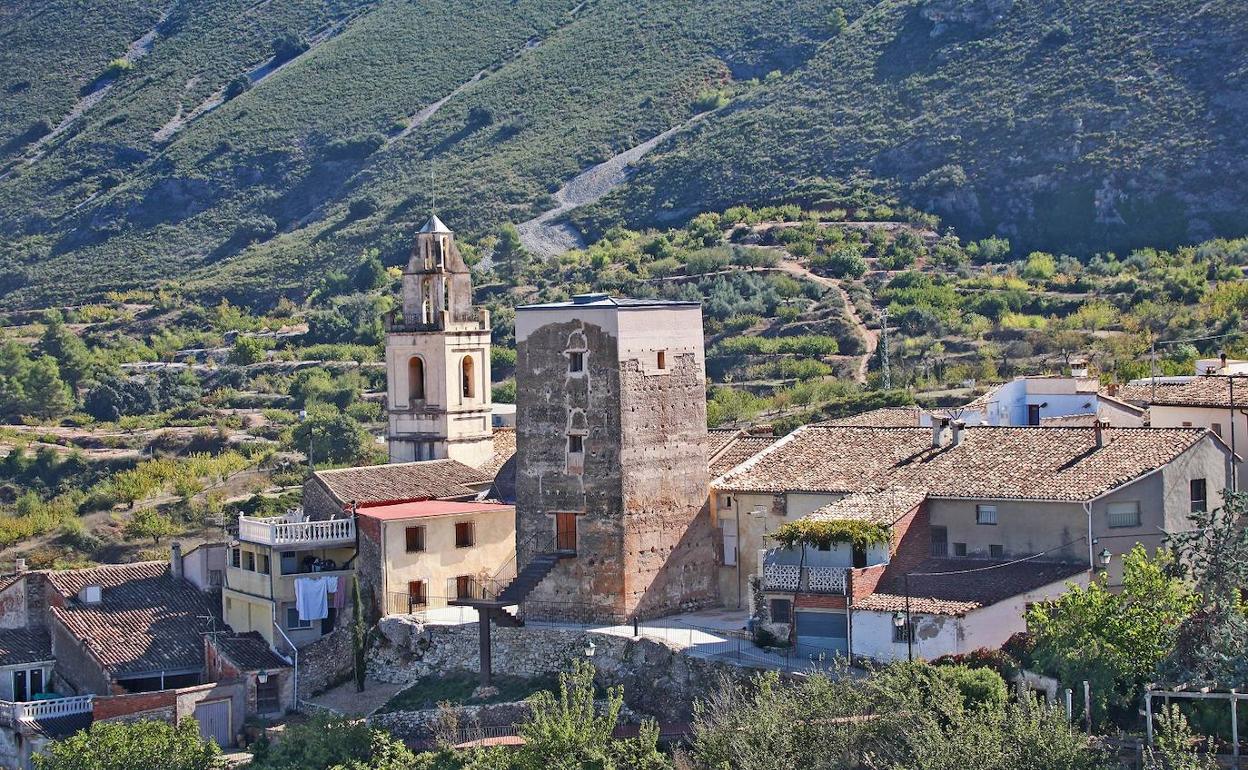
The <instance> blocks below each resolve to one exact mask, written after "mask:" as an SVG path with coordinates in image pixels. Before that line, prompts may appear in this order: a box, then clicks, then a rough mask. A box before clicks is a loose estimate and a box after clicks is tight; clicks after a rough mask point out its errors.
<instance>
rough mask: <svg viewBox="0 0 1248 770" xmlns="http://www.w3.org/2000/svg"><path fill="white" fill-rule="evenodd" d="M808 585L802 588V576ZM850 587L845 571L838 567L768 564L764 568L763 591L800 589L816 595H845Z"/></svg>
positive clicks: (794, 590) (795, 590)
mask: <svg viewBox="0 0 1248 770" xmlns="http://www.w3.org/2000/svg"><path fill="white" fill-rule="evenodd" d="M803 573H805V575H806V585H805V586H802V574H803ZM847 587H848V581H847V579H846V573H845V570H844V569H840V568H837V567H799V566H797V565H795V564H767V565H766V566H764V567H763V589H764V590H766V591H793V592H797V591H798V590H799V589H801V590H803V591H809V592H810V593H816V594H844V593H845V591H846V589H847Z"/></svg>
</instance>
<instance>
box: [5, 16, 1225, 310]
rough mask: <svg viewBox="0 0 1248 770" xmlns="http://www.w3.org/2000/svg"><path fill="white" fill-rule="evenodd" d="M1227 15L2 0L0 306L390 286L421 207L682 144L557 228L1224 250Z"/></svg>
mask: <svg viewBox="0 0 1248 770" xmlns="http://www.w3.org/2000/svg"><path fill="white" fill-rule="evenodd" d="M1236 5H1237V4H1236V2H1235V1H1234V0H1211V1H1210V2H1197V0H1143V1H1142V2H1140V3H1133V4H1131V6H1130V7H1129V8H1128V7H1126V6H1124V5H1122V4H1119V3H1113V2H1110V0H1093V1H1092V2H1085V3H1078V4H1077V3H1074V2H1066V1H1065V0H1061V1H1059V0H1045V1H1044V2H1036V3H1031V2H1013V1H1012V0H969V2H954V0H906V1H899V0H882V1H879V2H870V0H797V1H796V2H793V1H792V0H789V1H782V0H738V2H734V3H728V2H723V1H722V0H705V1H704V2H698V3H688V2H683V1H682V0H628V1H625V0H587V1H586V2H577V1H576V0H513V1H511V2H507V3H500V2H487V1H486V0H478V1H477V2H468V1H467V0H420V1H419V2H415V1H413V0H328V1H324V2H311V1H310V0H260V1H259V2H256V0H156V1H155V2H120V3H112V4H109V6H108V8H107V9H104V10H102V11H95V10H93V11H90V12H88V11H87V10H86V6H84V5H83V4H80V3H76V2H72V0H51V2H39V3H35V2H33V0H18V1H16V2H13V3H10V4H9V5H8V6H6V7H5V8H4V9H0V20H2V21H3V22H4V23H3V24H0V92H2V93H3V95H4V108H3V109H0V177H2V178H0V303H2V304H3V305H5V306H9V307H21V306H38V305H41V304H45V303H47V302H49V301H62V302H63V301H74V300H77V299H83V298H88V297H92V296H95V295H98V294H99V293H101V292H103V291H105V290H108V289H113V288H118V287H126V288H131V287H135V286H139V287H150V286H154V285H156V284H157V283H159V282H160V281H176V282H178V283H179V285H181V286H185V287H190V288H191V289H193V290H196V291H202V292H203V293H205V294H209V295H214V294H222V295H226V296H229V297H231V298H232V299H235V300H241V301H244V302H247V303H257V302H259V303H266V302H268V301H271V300H272V299H274V298H275V297H276V296H278V295H281V294H285V295H289V296H302V295H303V294H304V293H306V291H307V290H308V289H309V288H310V287H312V286H314V285H316V284H317V283H318V281H320V279H321V278H322V276H323V275H324V274H325V273H326V271H328V270H331V269H340V268H344V267H346V266H348V265H352V264H355V263H356V262H357V261H358V259H359V255H360V254H361V253H362V252H363V251H365V250H366V249H369V248H374V247H376V248H379V249H380V250H381V254H382V257H383V260H385V261H387V262H391V263H393V262H396V261H397V260H398V259H399V258H400V257H401V254H402V253H403V251H404V250H405V248H406V244H407V239H408V236H409V235H410V233H411V230H412V229H413V225H414V224H415V223H417V220H420V219H422V218H423V216H424V215H425V213H426V212H427V210H428V208H429V207H430V206H431V205H433V201H434V197H435V195H436V201H437V207H438V210H439V212H440V213H442V214H443V216H444V218H445V219H447V220H448V221H453V222H455V224H456V227H457V229H458V230H459V231H460V232H461V234H464V235H468V236H472V235H481V234H484V233H486V232H489V231H491V230H492V229H493V228H495V227H496V226H497V225H499V224H501V223H504V222H526V221H529V220H533V219H535V218H537V217H539V216H540V215H541V214H542V213H544V212H546V211H549V210H551V209H555V208H557V207H558V206H560V205H561V204H563V203H565V202H566V200H565V199H564V198H563V197H562V196H557V195H556V193H559V192H560V191H561V188H562V187H563V186H564V185H565V184H566V183H567V182H569V181H571V180H572V179H574V178H576V177H577V176H578V175H579V174H581V173H582V172H584V171H586V170H587V169H590V168H592V167H594V166H595V165H598V164H600V163H603V162H604V161H607V160H609V159H610V158H612V157H614V156H616V155H618V154H619V153H622V152H625V151H628V150H630V149H631V148H634V147H637V146H639V145H643V144H644V143H645V142H646V141H647V140H649V139H651V138H652V137H655V136H657V135H659V134H661V133H663V132H665V131H667V130H669V129H671V128H673V127H676V126H683V127H682V128H680V129H679V130H678V131H676V132H675V133H673V134H672V135H671V136H670V137H668V138H667V139H665V140H664V141H662V142H660V143H659V144H658V145H657V146H656V147H655V148H653V149H651V150H650V151H649V153H648V154H645V155H643V156H641V157H640V159H638V160H637V161H636V162H635V164H636V165H635V167H636V169H637V171H636V173H634V174H632V175H631V176H629V175H620V174H613V175H611V182H612V183H613V184H614V183H617V182H619V181H620V178H621V177H624V178H625V181H624V183H623V184H622V185H621V186H620V187H618V188H617V189H615V190H614V192H609V193H608V194H607V195H606V197H605V198H602V199H601V200H598V201H597V202H596V203H591V204H590V205H588V206H581V207H579V208H576V209H573V210H572V211H570V212H568V214H567V215H566V216H568V217H569V218H570V220H571V221H572V222H573V223H575V224H576V225H578V226H579V227H580V228H581V229H582V230H583V231H584V232H585V233H586V234H587V235H589V236H590V237H591V239H592V238H593V237H596V236H597V235H599V234H601V233H602V232H605V231H606V230H607V229H608V228H609V227H610V226H612V225H614V224H617V223H625V224H628V225H631V226H637V225H645V224H655V223H659V224H667V223H677V222H680V221H683V220H685V219H688V218H689V217H690V216H692V215H693V214H694V213H696V212H697V211H701V210H707V209H722V208H724V207H726V206H728V205H731V204H733V203H737V202H749V203H758V202H771V201H776V200H785V199H789V198H801V199H802V200H800V201H798V202H801V203H804V204H808V205H809V204H818V203H820V202H821V201H823V200H825V199H826V198H828V196H829V194H830V193H829V192H828V191H829V190H831V191H833V193H831V196H832V197H833V198H835V199H837V201H838V202H841V200H842V198H844V197H846V196H848V197H851V198H852V197H853V196H854V195H856V194H858V193H856V192H855V191H856V190H858V189H866V190H873V191H876V192H883V193H886V194H891V195H895V196H897V197H899V198H900V199H901V201H903V202H905V203H909V204H912V205H916V206H918V207H920V208H924V209H926V210H933V211H936V212H938V213H940V214H941V215H942V216H943V217H944V218H945V220H946V222H948V223H952V224H954V225H955V226H957V228H958V231H959V233H961V234H963V235H971V236H979V235H984V234H988V233H992V232H1001V233H1004V234H1007V235H1009V236H1010V237H1011V238H1012V240H1013V242H1014V243H1015V245H1016V248H1018V249H1026V248H1030V247H1032V246H1036V245H1041V246H1045V247H1047V248H1050V249H1052V250H1055V251H1066V252H1071V253H1077V254H1078V253H1085V252H1091V251H1094V250H1097V249H1101V248H1111V247H1112V248H1120V247H1126V246H1130V245H1132V244H1136V243H1142V242H1149V243H1155V244H1157V245H1167V244H1171V243H1177V242H1185V241H1192V240H1196V239H1199V238H1203V237H1206V236H1209V235H1215V234H1227V235H1232V234H1240V233H1243V232H1245V231H1248V217H1246V216H1245V215H1244V213H1243V212H1244V211H1245V210H1248V206H1246V205H1245V204H1246V203H1248V201H1245V197H1246V196H1245V193H1244V188H1243V187H1242V186H1238V185H1236V184H1235V182H1236V180H1238V179H1239V178H1242V176H1243V172H1244V171H1245V169H1244V168H1243V166H1244V164H1245V160H1244V159H1245V158H1246V157H1248V152H1246V150H1248V146H1246V145H1245V141H1246V140H1245V138H1244V135H1243V132H1241V131H1237V130H1233V127H1234V126H1236V125H1240V124H1242V123H1243V122H1244V118H1245V117H1248V115H1246V114H1245V113H1248V95H1246V93H1248V92H1246V91H1245V86H1246V83H1245V77H1248V54H1246V53H1245V51H1246V50H1248V47H1246V46H1244V45H1242V43H1243V41H1244V40H1245V39H1248V21H1246V20H1245V18H1244V15H1243V14H1242V13H1238V12H1237V8H1236ZM697 115H700V116H701V117H700V119H698V120H691V118H693V117H694V116H697ZM431 179H432V180H435V181H434V182H433V183H431V181H430V180H431ZM607 192H608V190H606V189H603V190H596V191H595V195H594V196H592V197H594V198H596V197H597V196H598V195H600V194H602V193H607ZM66 276H69V277H71V278H72V280H66Z"/></svg>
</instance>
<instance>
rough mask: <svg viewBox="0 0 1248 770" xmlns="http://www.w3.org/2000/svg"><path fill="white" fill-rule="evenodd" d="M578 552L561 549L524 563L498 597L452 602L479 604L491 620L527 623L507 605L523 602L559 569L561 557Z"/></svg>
mask: <svg viewBox="0 0 1248 770" xmlns="http://www.w3.org/2000/svg"><path fill="white" fill-rule="evenodd" d="M575 555H576V553H575V552H573V551H560V550H554V551H550V552H547V553H542V554H539V555H538V556H535V557H534V558H533V560H532V561H530V562H529V563H528V564H526V565H524V569H522V570H520V571H519V572H518V573H517V574H516V576H515V577H513V578H512V579H511V580H510V581H509V582H508V583H507V584H506V585H505V586H503V588H502V589H501V590H499V591H498V592H497V594H495V595H494V596H492V597H490V596H483V597H482V598H479V599H478V598H466V599H455V600H453V601H451V602H449V604H452V605H459V606H466V607H475V608H476V610H477V611H478V612H486V613H489V616H490V619H491V620H493V621H494V622H495V623H496V624H497V625H499V626H503V627H505V628H519V627H520V626H523V625H524V621H523V620H522V619H520V618H519V617H517V616H516V615H515V614H513V613H512V612H511V611H510V610H508V609H507V607H510V606H513V605H519V604H521V603H523V602H524V600H525V599H526V598H528V596H529V594H530V593H532V592H533V589H534V588H536V587H537V586H538V584H539V583H541V582H542V581H543V580H545V579H546V576H547V575H549V574H550V573H551V572H552V571H553V570H554V569H555V565H556V564H558V563H559V560H560V559H567V558H570V557H572V556H575Z"/></svg>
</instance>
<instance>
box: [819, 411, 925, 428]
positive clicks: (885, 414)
mask: <svg viewBox="0 0 1248 770" xmlns="http://www.w3.org/2000/svg"><path fill="white" fill-rule="evenodd" d="M922 416H923V410H922V409H920V408H919V407H917V406H884V407H880V408H879V409H872V410H870V411H868V412H861V413H859V414H854V415H850V416H849V417H838V418H837V419H835V420H828V421H826V422H822V423H819V424H820V425H868V426H872V427H876V428H915V427H918V426H919V425H920V424H921V423H920V422H919V420H920V418H921V417H922Z"/></svg>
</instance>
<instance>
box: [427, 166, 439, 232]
mask: <svg viewBox="0 0 1248 770" xmlns="http://www.w3.org/2000/svg"><path fill="white" fill-rule="evenodd" d="M435 163H437V161H436V160H434V159H433V158H430V159H429V214H430V215H432V216H435V217H436V216H437V215H438V183H437V176H436V175H435V174H434V173H433V170H434V164H435Z"/></svg>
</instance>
